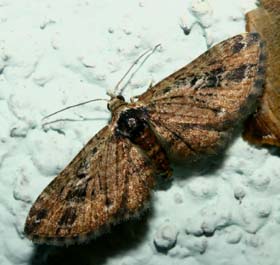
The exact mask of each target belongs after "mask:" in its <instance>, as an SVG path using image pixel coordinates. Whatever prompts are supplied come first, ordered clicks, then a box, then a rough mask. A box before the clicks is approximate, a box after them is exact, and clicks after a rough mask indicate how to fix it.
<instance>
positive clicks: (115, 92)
mask: <svg viewBox="0 0 280 265" xmlns="http://www.w3.org/2000/svg"><path fill="white" fill-rule="evenodd" d="M160 45H161V44H157V45H156V46H155V47H154V48H153V49H149V50H147V51H145V52H143V53H142V54H141V55H140V56H139V57H138V58H137V59H136V60H135V61H134V62H133V63H132V65H131V66H130V67H129V68H128V70H127V71H126V72H125V74H124V75H123V77H122V78H121V80H120V81H119V82H118V83H117V85H116V86H115V88H114V95H118V94H122V92H123V90H124V87H123V88H122V89H121V90H120V92H119V93H117V90H118V87H119V86H120V84H121V82H122V81H123V80H124V79H125V78H126V77H127V75H128V74H129V72H130V71H131V69H132V68H133V67H134V66H135V65H137V64H138V62H139V61H140V60H141V59H142V58H143V57H144V56H145V55H146V54H148V53H150V54H149V55H148V56H147V58H148V57H149V56H151V55H152V54H153V53H154V52H155V51H156V49H157V48H158V47H159V46H160ZM147 58H146V59H145V60H144V62H145V61H146V60H147ZM130 79H131V78H130ZM108 95H109V96H112V94H111V93H108Z"/></svg>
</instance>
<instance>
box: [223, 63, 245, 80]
mask: <svg viewBox="0 0 280 265" xmlns="http://www.w3.org/2000/svg"><path fill="white" fill-rule="evenodd" d="M247 67H248V65H247V64H243V65H241V66H240V67H238V68H236V69H234V70H232V71H231V72H229V73H228V74H227V76H226V79H228V80H231V81H234V82H240V81H242V80H243V79H244V78H245V74H246V69H247Z"/></svg>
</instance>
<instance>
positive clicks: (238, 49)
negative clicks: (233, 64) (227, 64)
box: [232, 42, 245, 53]
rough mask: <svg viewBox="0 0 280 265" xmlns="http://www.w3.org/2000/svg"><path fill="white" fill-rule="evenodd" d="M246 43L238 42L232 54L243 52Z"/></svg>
mask: <svg viewBox="0 0 280 265" xmlns="http://www.w3.org/2000/svg"><path fill="white" fill-rule="evenodd" d="M244 45H245V44H244V43H242V42H237V43H235V44H234V45H233V46H232V52H233V53H238V52H240V51H241V50H242V48H243V47H244Z"/></svg>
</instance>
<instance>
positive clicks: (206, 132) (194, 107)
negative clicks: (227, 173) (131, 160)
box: [139, 33, 265, 161]
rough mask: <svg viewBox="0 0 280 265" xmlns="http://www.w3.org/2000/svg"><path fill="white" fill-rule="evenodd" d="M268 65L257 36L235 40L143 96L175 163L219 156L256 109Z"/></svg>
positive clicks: (188, 66) (231, 39)
mask: <svg viewBox="0 0 280 265" xmlns="http://www.w3.org/2000/svg"><path fill="white" fill-rule="evenodd" d="M264 63H265V54H264V44H263V42H262V41H261V39H260V37H259V35H258V34H256V33H248V34H242V35H237V36H235V37H233V38H230V39H228V40H225V41H223V42H221V43H219V44H217V45H215V46H214V47H213V48H211V49H210V50H208V51H207V52H205V53H204V54H202V55H201V56H199V57H198V58H197V59H195V60H194V61H193V62H191V63H190V64H189V65H187V66H185V67H184V68H182V69H180V70H179V71H177V72H175V73H174V74H172V75H170V76H169V77H167V78H166V79H164V80H163V81H161V82H159V83H158V84H156V85H155V86H154V87H152V88H150V89H149V90H147V91H146V92H145V93H144V94H142V95H141V96H140V97H139V104H142V105H144V106H145V107H146V109H147V112H148V114H149V118H150V124H151V126H152V128H153V130H154V132H155V133H156V135H157V136H158V138H159V139H160V141H161V143H162V145H163V146H164V147H165V149H166V150H167V153H168V154H169V157H170V158H171V159H173V160H176V161H178V160H179V161H185V160H187V159H189V158H191V157H192V158H196V157H197V156H201V155H202V154H215V153H216V152H217V151H218V150H219V149H221V148H223V147H224V146H225V144H226V142H227V140H228V138H229V135H230V134H231V131H232V129H233V128H234V127H235V126H236V125H237V124H238V123H240V122H241V121H243V120H244V119H245V118H246V117H247V116H248V115H249V114H250V113H252V112H253V111H254V110H255V108H256V102H257V99H258V97H260V96H261V94H262V91H263V83H264Z"/></svg>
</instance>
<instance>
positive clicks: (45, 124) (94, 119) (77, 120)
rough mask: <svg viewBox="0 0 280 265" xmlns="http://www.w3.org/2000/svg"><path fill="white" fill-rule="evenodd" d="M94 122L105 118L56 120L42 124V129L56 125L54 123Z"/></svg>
mask: <svg viewBox="0 0 280 265" xmlns="http://www.w3.org/2000/svg"><path fill="white" fill-rule="evenodd" d="M96 120H106V118H105V117H104V118H92V119H89V118H83V119H69V118H67V119H57V120H53V121H48V122H44V123H43V124H42V127H43V128H44V127H45V126H47V125H50V124H53V123H56V122H63V121H64V122H65V121H66V122H68V121H69V122H70V121H71V122H73V121H76V122H79V121H96Z"/></svg>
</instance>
